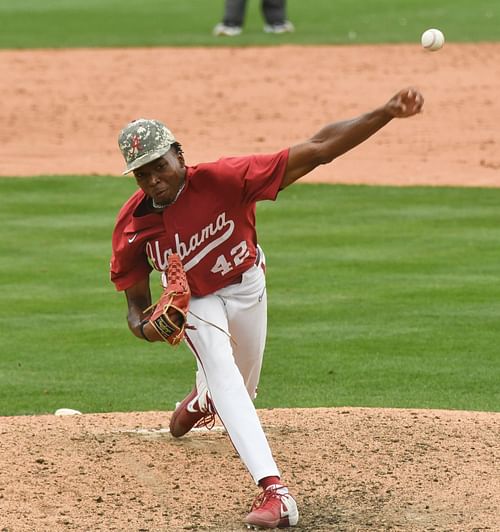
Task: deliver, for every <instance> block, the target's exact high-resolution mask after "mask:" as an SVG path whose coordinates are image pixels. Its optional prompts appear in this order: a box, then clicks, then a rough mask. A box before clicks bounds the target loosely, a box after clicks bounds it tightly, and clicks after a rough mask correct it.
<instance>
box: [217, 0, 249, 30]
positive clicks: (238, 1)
mask: <svg viewBox="0 0 500 532" xmlns="http://www.w3.org/2000/svg"><path fill="white" fill-rule="evenodd" d="M246 5H247V0H226V5H225V8H224V18H223V19H222V22H223V23H224V24H225V25H226V26H240V27H241V26H243V22H244V20H245V10H246Z"/></svg>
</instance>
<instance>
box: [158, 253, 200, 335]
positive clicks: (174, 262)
mask: <svg viewBox="0 0 500 532" xmlns="http://www.w3.org/2000/svg"><path fill="white" fill-rule="evenodd" d="M166 276H167V286H166V287H165V288H164V290H163V293H162V295H161V296H160V299H159V301H158V303H157V304H156V306H155V308H154V311H153V314H151V316H150V318H149V322H150V323H151V325H152V326H153V327H154V328H155V330H156V332H157V333H158V334H159V335H160V336H161V337H162V338H163V339H164V340H165V342H168V343H169V344H171V345H177V344H179V343H180V342H181V341H182V339H183V338H184V333H185V329H186V327H188V325H187V323H186V321H187V313H188V308H189V299H190V297H191V290H190V289H189V284H188V282H187V279H186V272H185V271H184V268H183V267H182V262H181V260H180V258H179V256H178V255H177V254H176V253H173V254H171V255H170V256H169V257H168V266H167V272H166Z"/></svg>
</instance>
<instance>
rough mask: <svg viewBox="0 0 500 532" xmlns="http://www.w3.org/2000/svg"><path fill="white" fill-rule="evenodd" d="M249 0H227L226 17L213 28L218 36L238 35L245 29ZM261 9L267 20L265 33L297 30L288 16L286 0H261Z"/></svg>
mask: <svg viewBox="0 0 500 532" xmlns="http://www.w3.org/2000/svg"><path fill="white" fill-rule="evenodd" d="M246 7H247V0H226V2H225V6H224V18H223V20H222V22H221V23H219V24H217V26H215V28H214V30H213V34H214V35H216V36H219V37H220V36H225V37H236V36H237V35H240V34H241V32H242V31H243V22H244V19H245V11H246ZM261 11H262V15H263V17H264V20H265V21H266V23H265V25H264V32H265V33H276V34H281V33H290V32H293V31H294V30H295V28H294V26H293V24H292V23H291V22H290V21H289V20H287V18H286V0H261Z"/></svg>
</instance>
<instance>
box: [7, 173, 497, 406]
mask: <svg viewBox="0 0 500 532" xmlns="http://www.w3.org/2000/svg"><path fill="white" fill-rule="evenodd" d="M134 187H135V185H134V182H133V180H131V179H127V178H106V177H54V178H52V177H47V178H27V179H9V178H2V179H0V198H1V209H0V224H1V227H2V238H1V239H0V268H1V271H2V304H1V305H0V340H1V346H2V347H1V356H0V415H12V414H28V413H42V412H53V411H54V410H55V409H56V408H59V407H63V406H64V407H71V408H77V409H79V410H82V411H84V412H104V411H128V410H157V409H165V410H170V409H172V408H173V406H174V404H175V401H176V400H179V399H180V398H181V397H182V396H183V394H184V393H186V392H187V391H188V390H189V389H190V387H191V385H192V383H193V373H194V367H195V365H194V360H193V357H192V356H191V354H190V353H189V352H188V350H187V349H186V348H184V347H183V346H181V347H180V348H178V349H174V348H169V347H168V346H166V345H161V344H146V343H145V342H141V341H140V340H138V339H136V338H135V337H133V336H132V335H131V334H130V333H129V332H128V329H127V326H126V321H125V312H126V305H125V298H124V296H123V294H121V293H117V292H115V291H114V288H113V286H112V284H111V283H110V281H109V278H108V261H109V255H110V251H111V250H110V236H111V231H112V227H113V223H114V218H115V216H116V212H117V210H118V208H119V207H120V205H121V204H122V202H123V201H124V200H125V199H126V197H128V195H129V194H130V193H131V192H132V191H133V190H134ZM499 203H500V190H496V189H454V188H391V187H380V188H372V187H361V186H360V187H349V186H327V185H305V184H297V185H294V186H293V187H291V188H290V189H288V190H286V191H285V192H284V193H282V194H281V197H280V198H279V199H278V201H277V202H276V203H267V202H266V203H261V204H259V208H258V227H259V234H260V241H261V243H262V245H263V246H264V248H265V250H266V254H267V258H268V290H269V339H268V348H267V352H266V357H265V360H264V370H263V377H262V380H261V385H260V395H259V398H258V399H257V406H258V407H270V406H275V407H279V406H283V407H284V406H349V405H350V406H384V407H415V408H417V407H435V408H452V409H467V410H470V409H472V410H494V411H499V410H500V408H499V406H500V390H499V387H498V382H499V376H500V362H499V356H498V345H500V327H499V325H498V317H499V316H500V270H499V267H498V265H499V264H500V247H499V246H498V242H499V239H500V238H499V237H500V234H499V233H500V229H499V228H500V210H499V209H498V205H499Z"/></svg>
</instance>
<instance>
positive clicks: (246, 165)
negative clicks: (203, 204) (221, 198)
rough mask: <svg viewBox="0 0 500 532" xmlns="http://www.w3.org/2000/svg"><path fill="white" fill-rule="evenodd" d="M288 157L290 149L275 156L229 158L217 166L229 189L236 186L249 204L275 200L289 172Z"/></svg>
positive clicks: (273, 154) (220, 176) (258, 155)
mask: <svg viewBox="0 0 500 532" xmlns="http://www.w3.org/2000/svg"><path fill="white" fill-rule="evenodd" d="M288 153H289V149H288V148H287V149H285V150H282V151H280V152H277V153H272V154H257V155H249V156H245V157H227V158H224V159H220V160H219V161H218V162H217V172H216V173H217V175H218V178H220V179H221V180H224V182H225V187H228V186H229V187H231V185H230V184H229V182H232V184H233V186H234V187H236V188H238V189H239V194H241V197H242V199H243V201H245V202H247V203H253V202H256V201H261V200H275V199H276V196H277V195H278V192H279V189H280V187H281V183H282V182H283V177H284V175H285V172H286V166H287V163H288ZM234 192H236V191H234Z"/></svg>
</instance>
